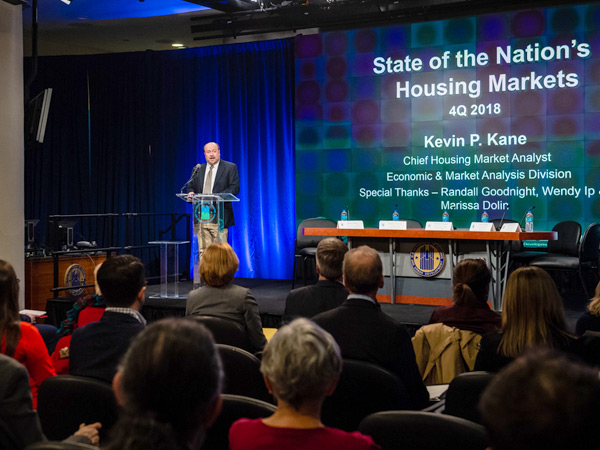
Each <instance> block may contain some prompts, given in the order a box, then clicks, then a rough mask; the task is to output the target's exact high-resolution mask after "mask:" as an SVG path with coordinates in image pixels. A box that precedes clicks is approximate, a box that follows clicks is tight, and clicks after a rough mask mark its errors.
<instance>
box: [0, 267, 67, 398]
mask: <svg viewBox="0 0 600 450" xmlns="http://www.w3.org/2000/svg"><path fill="white" fill-rule="evenodd" d="M0 334H1V336H2V345H1V347H0V351H1V352H2V353H4V354H5V355H7V356H11V357H13V358H14V359H16V360H17V361H19V362H20V363H21V364H23V365H24V366H25V367H27V371H28V372H29V384H30V385H31V394H32V396H33V407H34V408H35V407H37V390H38V388H39V386H40V384H42V381H44V380H45V379H46V378H48V377H51V376H54V375H56V372H55V371H54V366H53V365H52V362H51V361H50V355H48V350H47V348H46V344H44V340H43V339H42V336H41V335H40V333H39V331H38V330H37V329H36V328H35V327H34V326H33V325H32V324H30V323H27V322H21V320H20V318H19V280H18V278H17V275H16V274H15V270H14V269H13V266H12V265H11V264H10V263H8V262H6V261H3V260H0Z"/></svg>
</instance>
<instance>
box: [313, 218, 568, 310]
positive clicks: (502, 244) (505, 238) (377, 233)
mask: <svg viewBox="0 0 600 450" xmlns="http://www.w3.org/2000/svg"><path fill="white" fill-rule="evenodd" d="M303 233H304V234H305V235H307V236H339V237H341V236H346V237H348V243H349V246H350V247H351V246H352V238H378V239H387V240H388V247H389V252H390V255H393V254H395V243H396V241H397V240H402V239H424V240H442V241H447V242H448V248H449V253H450V258H449V260H450V268H451V269H452V271H453V270H454V265H455V264H456V262H458V254H457V253H456V252H455V249H456V244H457V242H459V241H466V240H468V241H484V242H485V246H486V252H487V256H488V262H489V264H490V269H491V272H492V289H491V291H492V305H493V308H494V309H495V310H497V311H499V310H501V309H502V294H503V293H504V286H505V284H506V278H507V276H508V265H509V261H510V251H511V248H510V247H511V246H510V245H507V243H508V242H511V241H538V240H543V241H546V240H547V241H554V240H556V239H558V233H557V232H556V231H532V232H523V231H521V232H505V231H469V230H452V231H434V230H425V229H423V228H413V229H409V230H380V229H377V228H366V229H338V228H304V230H303ZM395 275H396V265H395V258H392V257H390V277H391V298H392V303H394V301H395V298H396V280H395Z"/></svg>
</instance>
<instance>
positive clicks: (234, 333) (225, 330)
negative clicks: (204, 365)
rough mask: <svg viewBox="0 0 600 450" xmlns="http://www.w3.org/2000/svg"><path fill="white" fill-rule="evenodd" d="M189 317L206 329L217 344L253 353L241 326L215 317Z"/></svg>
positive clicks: (246, 334) (248, 339) (252, 348)
mask: <svg viewBox="0 0 600 450" xmlns="http://www.w3.org/2000/svg"><path fill="white" fill-rule="evenodd" d="M190 317H191V318H192V319H194V320H196V321H198V322H200V323H201V324H202V325H204V326H205V327H206V328H208V329H209V330H210V331H211V333H212V334H213V338H214V339H215V342H216V343H217V344H226V345H232V346H234V347H238V348H241V349H243V350H246V351H249V352H253V351H255V349H254V347H253V345H252V343H251V342H250V338H249V337H248V333H246V330H245V329H244V326H243V325H242V324H240V323H238V322H235V321H233V320H229V319H224V318H222V317H215V316H190Z"/></svg>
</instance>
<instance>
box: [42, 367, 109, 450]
mask: <svg viewBox="0 0 600 450" xmlns="http://www.w3.org/2000/svg"><path fill="white" fill-rule="evenodd" d="M38 415H39V417H40V423H41V424H42V430H43V431H44V434H45V435H46V437H47V438H48V439H49V440H55V441H60V440H62V439H65V438H67V437H68V436H70V435H71V434H73V433H74V432H75V431H77V430H78V429H79V425H80V424H81V423H94V422H100V423H101V424H102V428H101V429H100V438H101V439H102V438H103V437H105V436H107V433H108V431H109V430H110V428H111V427H112V426H113V424H114V423H115V422H116V420H117V401H116V399H115V395H114V393H113V390H112V387H111V385H110V384H107V383H104V382H102V381H98V380H94V379H92V378H85V377H76V376H72V375H58V376H56V377H49V378H46V379H45V380H44V382H43V383H42V384H41V385H40V389H39V391H38Z"/></svg>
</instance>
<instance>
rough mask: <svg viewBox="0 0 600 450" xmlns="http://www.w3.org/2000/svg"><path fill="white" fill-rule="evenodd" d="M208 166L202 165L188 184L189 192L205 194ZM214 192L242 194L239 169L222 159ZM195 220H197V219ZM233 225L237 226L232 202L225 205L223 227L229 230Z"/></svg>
mask: <svg viewBox="0 0 600 450" xmlns="http://www.w3.org/2000/svg"><path fill="white" fill-rule="evenodd" d="M206 166H207V164H206V163H204V164H201V165H200V169H199V170H198V172H196V174H195V175H194V176H193V177H192V179H191V180H190V181H189V183H188V192H194V193H195V194H202V193H203V192H202V191H203V189H204V174H205V173H206ZM212 191H213V193H215V194H222V193H229V194H233V195H238V193H239V192H240V179H239V176H238V168H237V166H236V165H235V164H234V163H231V162H228V161H223V160H222V159H221V160H220V161H219V168H218V169H217V174H216V175H215V182H214V184H213V189H212ZM194 220H196V219H195V217H194ZM233 225H235V220H234V218H233V205H232V204H231V202H225V204H224V205H223V226H224V227H225V228H229V227H231V226H233Z"/></svg>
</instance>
